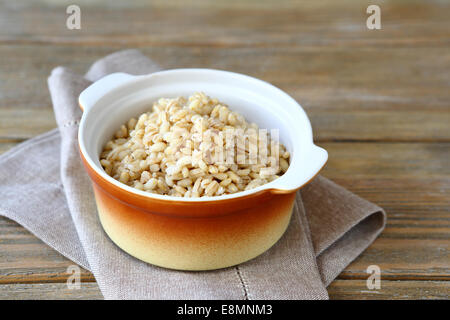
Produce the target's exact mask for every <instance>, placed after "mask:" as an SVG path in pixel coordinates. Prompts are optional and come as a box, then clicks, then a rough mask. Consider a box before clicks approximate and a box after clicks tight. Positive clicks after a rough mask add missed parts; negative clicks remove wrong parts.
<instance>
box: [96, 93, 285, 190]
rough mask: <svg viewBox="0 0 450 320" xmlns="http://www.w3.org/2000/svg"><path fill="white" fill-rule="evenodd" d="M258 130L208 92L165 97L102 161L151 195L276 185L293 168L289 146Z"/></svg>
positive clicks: (131, 124)
mask: <svg viewBox="0 0 450 320" xmlns="http://www.w3.org/2000/svg"><path fill="white" fill-rule="evenodd" d="M258 130H259V128H258V126H257V125H256V124H254V123H248V122H247V121H246V120H245V119H244V117H243V116H242V115H240V114H239V113H237V112H234V111H232V110H230V109H229V108H228V107H227V106H226V105H224V104H223V103H221V102H219V101H218V100H217V99H211V98H210V97H208V96H206V95H205V94H204V93H195V94H194V95H192V96H190V97H189V98H188V99H185V98H183V97H179V98H175V99H167V98H161V99H159V100H158V101H157V102H156V103H154V104H153V110H152V111H151V112H146V113H143V114H142V115H140V116H139V117H138V119H134V118H132V119H130V120H129V121H128V122H127V123H126V124H124V125H122V126H121V127H120V128H119V130H118V131H117V132H116V133H115V135H114V137H113V139H112V140H111V141H108V142H107V143H106V144H105V146H104V149H103V151H102V153H101V154H100V163H101V165H102V166H103V168H104V170H105V172H106V173H107V174H108V175H110V176H112V177H113V178H114V179H116V180H119V181H120V182H122V183H125V184H127V185H129V186H132V187H134V188H136V189H139V190H144V191H147V192H150V193H157V194H164V195H171V196H178V197H203V196H218V195H222V194H229V193H235V192H239V191H243V190H249V189H252V188H256V187H258V186H260V185H263V184H265V183H268V182H270V181H273V180H275V179H277V178H278V177H279V176H280V175H282V174H284V173H285V172H286V171H287V169H288V167H289V157H290V154H289V152H288V151H287V150H286V148H285V147H284V146H283V145H282V144H279V143H278V142H277V141H274V140H272V139H271V138H270V135H269V134H268V133H267V130H260V131H259V133H258Z"/></svg>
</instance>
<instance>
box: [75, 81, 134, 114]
mask: <svg viewBox="0 0 450 320" xmlns="http://www.w3.org/2000/svg"><path fill="white" fill-rule="evenodd" d="M131 78H134V76H132V75H130V74H127V73H121V72H118V73H111V74H109V75H107V76H105V77H103V78H101V79H100V80H97V81H96V82H94V83H93V84H91V85H90V86H89V87H87V88H86V89H84V90H83V92H81V94H80V96H79V97H78V103H79V105H80V108H81V110H83V112H84V111H87V110H89V109H90V108H91V107H92V106H93V105H94V104H95V103H96V102H97V101H98V100H100V98H102V97H103V96H104V95H105V94H106V93H107V92H109V91H111V90H113V89H115V88H117V87H119V86H120V85H122V84H123V83H125V82H127V81H128V80H130V79H131Z"/></svg>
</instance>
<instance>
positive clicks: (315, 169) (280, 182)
mask: <svg viewBox="0 0 450 320" xmlns="http://www.w3.org/2000/svg"><path fill="white" fill-rule="evenodd" d="M308 154H309V155H310V158H309V159H308V163H307V164H305V165H303V166H296V167H293V166H291V167H289V169H288V171H287V172H286V173H285V174H284V175H283V176H281V177H280V178H278V179H276V180H275V181H274V182H275V184H274V185H272V187H271V188H270V189H269V190H270V192H271V193H275V194H286V193H292V192H294V191H296V190H298V189H300V188H301V187H303V186H304V185H306V184H308V183H309V182H310V181H312V180H313V179H314V177H315V176H316V175H317V174H318V173H319V171H320V170H321V169H322V168H323V167H324V166H325V164H326V163H327V160H328V152H327V151H326V150H325V149H323V148H321V147H318V146H316V145H313V146H312V149H311V151H310V152H308Z"/></svg>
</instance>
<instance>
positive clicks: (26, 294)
mask: <svg viewBox="0 0 450 320" xmlns="http://www.w3.org/2000/svg"><path fill="white" fill-rule="evenodd" d="M449 290H450V282H448V281H388V280H382V281H381V288H380V289H379V290H369V289H367V286H366V281H364V280H337V281H334V282H333V283H332V284H331V285H330V286H329V287H328V292H329V295H330V298H331V299H334V300H343V299H359V300H364V299H371V300H382V299H411V300H412V299H448V298H449V295H448V292H449ZM19 299H20V300H27V299H33V300H34V299H36V300H45V299H55V300H62V299H71V300H72V299H83V300H99V299H103V296H102V294H101V292H100V290H99V289H98V286H97V284H96V283H81V288H80V289H72V290H70V289H68V288H67V285H66V284H65V283H51V284H50V283H45V284H6V285H5V284H4V285H0V300H19Z"/></svg>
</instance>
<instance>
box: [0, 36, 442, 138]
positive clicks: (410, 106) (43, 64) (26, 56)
mask: <svg viewBox="0 0 450 320" xmlns="http://www.w3.org/2000/svg"><path fill="white" fill-rule="evenodd" d="M118 49H119V47H103V46H102V47H84V46H71V45H52V46H41V45H8V46H2V45H0V56H1V57H2V59H0V92H2V95H1V97H0V138H14V139H17V138H21V139H25V138H30V137H32V136H34V135H36V134H38V133H42V132H45V131H47V130H49V129H51V128H53V127H55V121H54V117H53V112H52V108H51V101H50V97H49V93H48V88H47V83H46V78H47V76H48V75H49V73H50V71H51V70H52V68H54V67H56V66H58V65H66V66H68V67H70V68H72V69H73V70H75V71H76V72H80V73H82V72H84V71H85V70H86V68H87V67H88V66H89V64H90V63H92V62H93V61H95V60H96V59H98V58H100V57H102V56H104V55H106V54H108V53H110V52H113V51H115V50H118ZM140 49H141V50H142V51H143V52H144V54H146V55H147V56H149V57H153V58H154V60H155V61H157V62H158V63H160V64H161V65H162V66H164V67H165V68H179V67H209V68H218V69H226V70H230V71H237V72H241V73H245V74H249V75H252V76H255V77H258V78H261V79H264V80H267V81H269V82H271V83H273V84H275V85H277V86H278V87H280V88H282V89H284V90H285V91H286V92H288V93H289V94H291V95H292V96H293V97H294V98H295V99H297V100H298V101H299V102H300V103H301V104H302V106H303V107H304V108H305V110H306V111H307V113H308V115H309V116H310V118H311V121H312V125H313V128H314V134H315V138H316V140H317V141H340V140H348V141H443V142H448V141H450V131H449V130H448V123H449V122H450V108H448V101H449V100H450V91H449V90H448V83H449V76H448V73H443V70H447V69H449V68H450V51H449V50H448V48H446V47H441V48H439V47H431V48H425V47H416V48H414V50H411V49H410V48H386V47H379V48H378V47H375V48H365V47H355V48H352V50H348V49H347V48H341V47H326V48H321V47H308V46H305V47H294V48H228V49H226V50H224V49H223V48H210V47H204V48H190V47H182V48H180V47H142V48H140ZM37 66H39V67H37ZM393 66H395V68H394V67H393ZM24 74H26V79H24Z"/></svg>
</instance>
